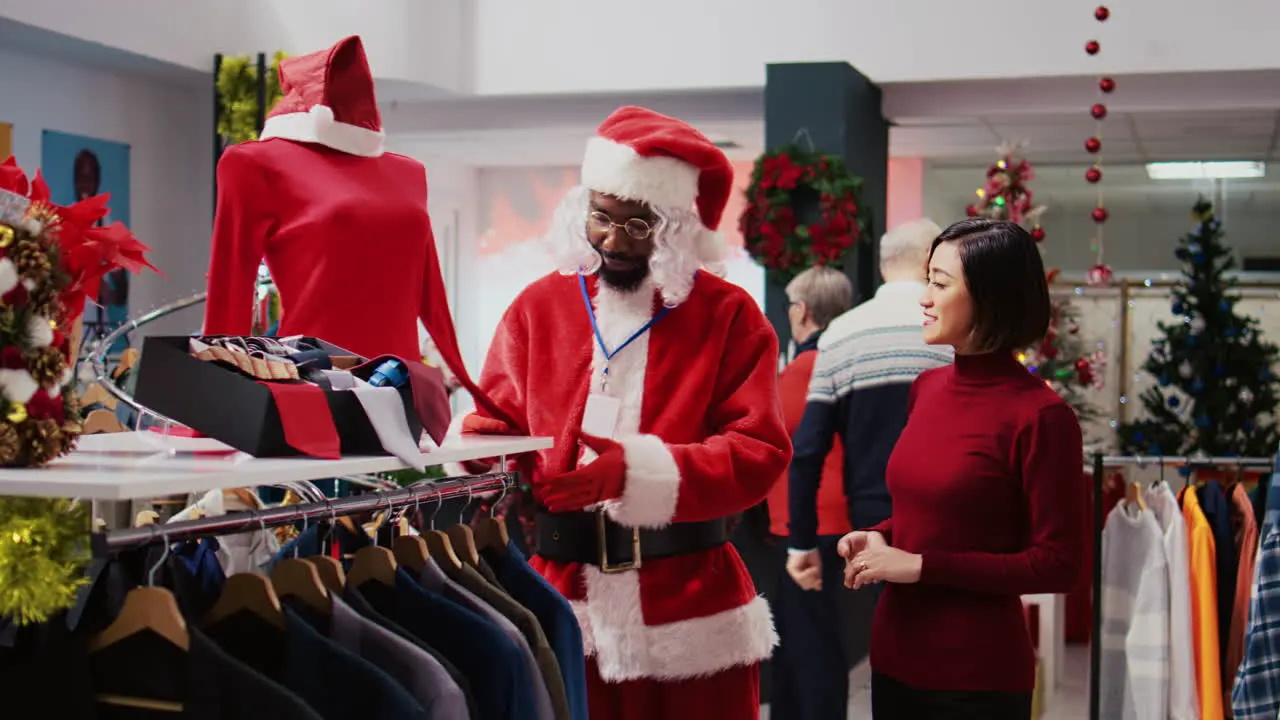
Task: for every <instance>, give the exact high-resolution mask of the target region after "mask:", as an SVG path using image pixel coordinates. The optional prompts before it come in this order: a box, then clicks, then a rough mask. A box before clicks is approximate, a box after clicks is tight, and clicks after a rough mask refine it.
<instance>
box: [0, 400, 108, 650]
mask: <svg viewBox="0 0 1280 720" xmlns="http://www.w3.org/2000/svg"><path fill="white" fill-rule="evenodd" d="M6 431H8V433H13V432H14V430H13V427H12V426H10V425H3V426H0V435H5V434H6ZM88 543H89V511H88V508H87V507H86V506H85V505H84V504H79V505H72V504H70V503H69V502H68V501H67V500H58V499H48V498H18V497H0V617H5V618H12V619H13V620H14V621H15V622H16V623H17V624H18V625H28V624H31V623H40V622H44V621H46V620H48V619H49V617H50V616H52V615H54V614H55V613H57V612H60V611H61V610H64V609H66V608H69V607H71V605H72V604H73V603H74V602H75V599H76V593H77V592H79V590H80V588H81V587H82V586H83V585H84V584H85V583H86V582H88V581H87V579H86V578H85V575H84V572H83V568H84V565H85V563H86V562H87V561H88V560H89V545H88Z"/></svg>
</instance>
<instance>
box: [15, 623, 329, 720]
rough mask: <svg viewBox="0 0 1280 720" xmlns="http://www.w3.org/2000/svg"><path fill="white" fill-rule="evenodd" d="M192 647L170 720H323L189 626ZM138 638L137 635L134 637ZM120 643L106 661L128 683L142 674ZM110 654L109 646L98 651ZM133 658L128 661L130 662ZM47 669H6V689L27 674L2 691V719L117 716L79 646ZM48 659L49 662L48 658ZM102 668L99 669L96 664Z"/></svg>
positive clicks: (87, 719) (32, 666)
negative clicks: (102, 699)
mask: <svg viewBox="0 0 1280 720" xmlns="http://www.w3.org/2000/svg"><path fill="white" fill-rule="evenodd" d="M187 631H188V633H189V634H190V637H191V643H190V647H189V648H188V649H187V652H186V653H184V654H183V656H184V657H185V658H186V663H185V667H182V668H181V669H179V670H178V671H177V672H178V677H181V678H182V680H181V687H182V688H183V690H184V691H185V692H184V694H183V696H182V697H181V698H178V700H179V701H180V702H181V703H182V711H181V712H178V713H172V714H170V715H168V716H169V717H173V718H174V720H321V719H322V717H323V716H321V715H320V714H319V713H317V712H316V711H315V710H313V709H312V708H310V707H309V706H308V705H307V704H306V703H305V702H303V701H302V699H300V698H299V697H298V696H297V695H295V694H294V693H293V692H292V691H290V690H289V689H286V688H285V687H283V686H281V685H279V684H277V683H275V682H272V681H271V680H269V679H267V678H266V677H264V676H263V675H262V674H260V673H258V672H256V671H255V670H253V669H251V668H250V667H249V666H248V665H245V664H244V663H242V662H240V661H238V660H236V659H235V658H233V657H231V656H230V655H228V654H227V653H225V652H223V651H222V650H221V649H219V648H218V646H217V645H215V644H214V643H213V641H212V640H210V639H209V638H208V637H207V636H205V635H204V634H203V633H201V632H200V631H199V630H197V629H196V628H194V627H191V626H188V628H187ZM135 637H136V636H135ZM126 642H128V640H127V639H126V640H125V641H121V643H120V647H119V648H118V651H119V652H118V653H117V654H116V656H115V657H113V658H112V659H113V660H117V661H116V662H114V663H110V664H111V665H112V666H113V667H114V669H115V670H117V671H120V672H122V673H123V674H124V676H125V678H126V679H128V677H129V674H130V673H131V668H133V669H137V670H138V671H139V672H140V671H141V668H142V666H141V665H139V664H138V663H137V655H136V654H134V652H133V651H132V650H131V649H130V648H128V647H125V646H124V643H126ZM102 652H104V653H108V652H112V649H111V648H108V649H107V650H104V651H102ZM131 656H132V659H131ZM56 657H57V660H56V661H55V662H51V663H49V664H48V665H45V664H42V663H29V664H26V665H25V668H12V669H11V668H5V673H4V674H5V682H3V683H0V687H4V686H5V685H6V684H7V683H9V682H16V681H21V680H22V678H21V677H20V676H19V675H18V672H19V671H21V670H24V669H25V671H26V672H27V673H28V674H27V680H28V682H30V683H32V684H25V685H24V686H23V687H22V690H21V691H18V690H17V689H16V687H7V688H5V690H6V692H5V693H4V698H5V716H6V717H14V718H19V717H49V718H84V719H85V720H92V719H93V718H97V717H104V718H105V717H119V716H120V713H119V709H118V708H108V707H107V706H103V705H99V704H98V703H97V702H96V700H95V698H94V696H95V694H96V693H99V692H108V691H118V689H117V688H116V687H107V686H104V685H103V684H102V681H101V675H102V673H101V672H100V671H96V670H95V665H94V664H93V661H94V660H97V661H98V662H101V661H104V660H106V659H107V658H93V657H92V656H91V655H89V654H88V653H87V652H85V650H84V648H83V647H80V648H77V649H74V650H72V649H68V651H67V652H65V653H62V654H60V655H57V656H56ZM51 659H52V658H51ZM99 667H100V666H99ZM51 678H56V679H57V680H56V686H55V687H56V692H43V693H33V692H31V689H32V688H37V687H48V686H49V684H50V679H51ZM134 680H135V682H145V681H146V680H147V679H146V678H135V679H134Z"/></svg>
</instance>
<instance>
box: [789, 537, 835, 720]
mask: <svg viewBox="0 0 1280 720" xmlns="http://www.w3.org/2000/svg"><path fill="white" fill-rule="evenodd" d="M839 539H840V538H839V537H835V536H824V537H820V538H818V552H819V553H820V554H821V556H822V590H820V591H816V592H815V591H809V590H802V589H800V586H799V585H796V584H795V581H793V580H792V579H791V576H790V575H788V574H787V573H786V571H785V570H784V571H783V573H782V577H780V578H779V579H778V590H777V597H776V598H775V599H774V602H773V614H774V623H775V625H776V627H777V629H778V636H779V638H780V640H781V643H780V645H779V646H778V649H777V650H775V651H774V653H773V693H772V697H771V699H770V701H769V717H771V718H777V719H778V720H844V718H845V712H846V711H847V709H848V706H849V662H848V659H847V658H846V657H845V651H844V646H843V643H842V635H843V633H842V632H841V628H840V623H841V616H842V613H841V612H840V594H841V593H847V592H849V591H848V590H846V589H845V587H844V560H843V559H841V558H840V555H839V554H838V553H837V552H836V543H837V541H839Z"/></svg>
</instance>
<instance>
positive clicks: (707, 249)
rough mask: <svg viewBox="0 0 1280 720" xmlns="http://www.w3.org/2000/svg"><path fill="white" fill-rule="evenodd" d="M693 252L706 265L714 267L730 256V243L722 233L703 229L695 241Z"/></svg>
mask: <svg viewBox="0 0 1280 720" xmlns="http://www.w3.org/2000/svg"><path fill="white" fill-rule="evenodd" d="M693 250H694V252H695V253H697V255H698V259H699V260H701V261H702V263H703V264H704V265H712V264H715V263H719V262H723V261H724V260H725V258H726V257H727V256H728V254H729V243H728V241H726V240H725V238H724V235H722V234H721V233H719V232H717V231H715V230H711V229H709V228H703V230H702V232H700V233H698V236H697V237H695V238H694V239H693Z"/></svg>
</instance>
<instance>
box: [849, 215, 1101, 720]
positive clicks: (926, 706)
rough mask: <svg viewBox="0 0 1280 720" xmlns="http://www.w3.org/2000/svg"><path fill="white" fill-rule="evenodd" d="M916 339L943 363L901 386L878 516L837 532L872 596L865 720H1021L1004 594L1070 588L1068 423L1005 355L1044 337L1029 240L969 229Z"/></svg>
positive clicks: (1041, 386)
mask: <svg viewBox="0 0 1280 720" xmlns="http://www.w3.org/2000/svg"><path fill="white" fill-rule="evenodd" d="M920 304H921V305H922V306H923V307H924V316H925V323H924V337H925V340H926V341H927V342H929V343H930V344H939V345H952V346H954V347H955V351H956V357H955V364H954V365H951V366H948V367H943V368H938V369H935V370H929V371H927V372H925V373H923V374H922V375H920V377H919V378H917V379H916V381H915V384H914V385H913V386H912V388H911V399H910V404H909V408H910V409H909V412H910V416H909V418H908V420H907V426H906V428H905V429H904V430H903V432H902V435H901V437H900V438H899V439H898V444H897V445H896V447H895V448H894V451H893V455H892V456H891V457H890V459H889V465H888V468H887V470H886V474H885V481H886V483H887V485H888V488H889V492H890V494H891V495H892V497H893V516H892V517H891V518H890V519H888V520H886V521H885V522H883V523H881V524H879V525H876V526H875V527H873V528H869V529H867V530H860V531H856V532H853V533H850V534H849V535H846V536H845V537H844V538H842V539H841V541H840V553H841V555H842V556H844V557H845V558H846V560H847V565H846V569H845V582H846V584H847V585H849V586H851V587H853V588H855V589H856V588H859V587H862V586H864V585H867V584H870V583H878V582H884V583H886V584H887V585H886V587H885V592H884V595H883V597H882V598H881V599H880V603H879V606H878V607H877V608H876V615H875V621H874V623H873V626H872V632H871V668H872V671H873V675H872V690H871V697H872V700H871V702H872V715H873V716H874V717H875V718H876V720H896V719H897V718H904V719H906V718H909V719H910V720H930V718H943V717H945V718H949V719H960V718H972V719H973V720H979V719H980V720H1006V719H1007V720H1015V719H1016V720H1025V719H1027V718H1030V717H1031V692H1032V690H1033V688H1034V685H1035V653H1034V650H1033V649H1032V645H1031V637H1030V634H1029V632H1028V630H1027V626H1026V621H1025V619H1024V617H1023V611H1022V602H1021V599H1020V596H1021V595H1023V594H1027V593H1051V592H1065V591H1067V590H1068V589H1070V588H1071V587H1072V584H1073V583H1074V581H1075V579H1076V576H1077V571H1078V569H1079V562H1080V557H1081V555H1082V554H1083V549H1084V547H1083V546H1084V542H1085V529H1084V520H1085V506H1086V498H1085V494H1084V488H1083V487H1082V486H1081V484H1080V462H1081V460H1082V458H1083V455H1084V452H1083V447H1082V441H1081V434H1080V424H1079V421H1078V420H1077V418H1076V415H1075V413H1074V412H1073V411H1072V410H1071V408H1070V407H1069V406H1068V405H1067V404H1066V403H1065V402H1063V400H1062V399H1061V398H1060V397H1059V396H1058V395H1057V393H1055V392H1054V391H1053V390H1052V389H1050V388H1049V387H1047V386H1046V385H1045V383H1044V382H1043V381H1041V380H1039V379H1037V378H1036V377H1035V376H1034V375H1032V374H1030V373H1029V372H1027V370H1026V369H1025V368H1024V367H1023V366H1022V365H1021V364H1020V363H1019V362H1018V361H1017V359H1016V358H1015V357H1014V353H1015V352H1016V350H1017V349H1019V348H1023V347H1027V346H1028V345H1031V344H1033V343H1035V342H1037V341H1038V340H1040V339H1041V338H1042V337H1044V334H1045V333H1046V332H1047V330H1048V326H1049V314H1050V303H1049V288H1048V284H1047V282H1046V280H1045V271H1044V264H1043V262H1042V261H1041V259H1040V253H1039V251H1038V249H1037V248H1036V243H1035V241H1034V240H1032V238H1031V236H1030V235H1029V234H1028V233H1027V232H1026V231H1025V230H1023V229H1022V228H1021V227H1019V226H1017V225H1015V224H1013V223H1008V222H996V221H991V220H986V219H971V220H964V221H961V222H958V223H956V224H954V225H952V226H951V227H949V228H947V229H946V230H944V231H943V233H942V234H941V235H939V236H938V237H937V239H936V240H934V242H933V248H932V250H931V252H930V256H929V287H928V290H926V292H925V294H924V297H923V298H922V299H921V301H920Z"/></svg>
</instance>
